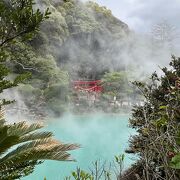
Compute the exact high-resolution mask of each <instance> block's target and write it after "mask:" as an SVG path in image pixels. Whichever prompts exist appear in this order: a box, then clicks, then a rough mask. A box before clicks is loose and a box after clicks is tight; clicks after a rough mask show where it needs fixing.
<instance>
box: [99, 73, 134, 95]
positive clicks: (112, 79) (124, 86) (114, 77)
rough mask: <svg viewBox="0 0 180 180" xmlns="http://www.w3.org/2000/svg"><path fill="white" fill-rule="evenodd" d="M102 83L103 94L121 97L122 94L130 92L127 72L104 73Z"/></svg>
mask: <svg viewBox="0 0 180 180" xmlns="http://www.w3.org/2000/svg"><path fill="white" fill-rule="evenodd" d="M102 85H103V89H104V93H105V94H109V95H110V96H116V97H118V98H119V97H122V95H123V94H124V96H125V95H128V94H130V93H131V92H132V90H131V87H130V85H129V82H128V78H127V74H126V72H124V71H121V72H112V73H106V74H105V75H104V76H103V78H102ZM120 93H121V94H120Z"/></svg>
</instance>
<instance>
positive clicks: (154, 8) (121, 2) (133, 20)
mask: <svg viewBox="0 0 180 180" xmlns="http://www.w3.org/2000/svg"><path fill="white" fill-rule="evenodd" d="M94 1H96V2H98V3H99V4H101V5H104V6H106V7H107V8H108V9H111V11H112V13H113V14H114V15H115V16H116V17H118V18H119V19H120V20H122V21H124V22H125V23H127V24H128V26H129V27H130V29H132V30H135V31H138V32H145V33H147V32H149V31H150V28H151V27H152V25H153V24H156V23H158V22H160V21H162V20H167V21H168V23H170V24H172V25H175V26H176V27H177V28H178V29H179V28H180V23H179V22H180V0H94Z"/></svg>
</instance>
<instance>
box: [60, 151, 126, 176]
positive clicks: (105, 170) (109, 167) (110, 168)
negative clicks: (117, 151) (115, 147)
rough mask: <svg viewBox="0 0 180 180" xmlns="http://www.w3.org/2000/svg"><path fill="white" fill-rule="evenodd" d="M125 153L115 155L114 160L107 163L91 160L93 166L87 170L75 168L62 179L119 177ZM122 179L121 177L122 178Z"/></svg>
mask: <svg viewBox="0 0 180 180" xmlns="http://www.w3.org/2000/svg"><path fill="white" fill-rule="evenodd" d="M124 158H125V155H124V154H122V155H118V156H115V161H113V162H112V163H109V164H107V163H106V162H104V163H102V162H101V161H100V160H97V161H95V162H93V163H92V164H93V166H92V167H90V168H89V171H84V170H82V169H80V168H77V169H76V171H73V172H72V174H71V175H72V176H68V177H66V178H65V179H64V180H71V179H74V180H101V179H104V180H114V179H121V178H122V177H123V176H122V175H123V174H122V171H123V163H124ZM122 179H123V178H122Z"/></svg>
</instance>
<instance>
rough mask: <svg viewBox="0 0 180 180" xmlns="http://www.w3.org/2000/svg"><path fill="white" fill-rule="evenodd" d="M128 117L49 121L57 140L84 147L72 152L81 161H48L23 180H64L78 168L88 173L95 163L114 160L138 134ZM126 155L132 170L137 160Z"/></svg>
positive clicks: (67, 117)
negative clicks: (133, 136) (130, 137)
mask: <svg viewBox="0 0 180 180" xmlns="http://www.w3.org/2000/svg"><path fill="white" fill-rule="evenodd" d="M128 118H129V116H127V115H117V114H115V115H114V114H91V115H81V116H77V115H66V116H64V117H62V118H60V119H57V120H53V121H51V122H49V123H48V126H47V127H46V129H48V130H49V131H52V132H54V134H55V138H56V139H59V140H61V141H63V142H66V143H78V144H81V149H77V150H75V151H72V153H71V154H72V156H73V157H74V158H75V159H76V160H77V162H57V161H46V162H44V163H43V164H41V165H39V166H37V167H36V168H35V171H34V172H33V173H32V174H31V175H30V176H28V177H25V178H23V180H43V179H44V177H46V178H47V180H63V179H64V177H65V176H68V175H70V173H71V172H72V171H73V170H75V169H76V167H77V166H78V167H81V168H82V169H84V170H88V168H89V167H90V166H91V164H92V162H93V161H95V160H102V161H104V160H106V161H112V160H113V158H114V155H119V154H121V153H124V150H125V149H126V148H127V147H128V139H129V136H130V135H132V134H134V133H135V132H134V131H133V130H132V129H130V128H128ZM125 156H126V158H125V167H128V166H129V165H130V164H131V163H132V161H133V160H132V157H130V156H129V155H125Z"/></svg>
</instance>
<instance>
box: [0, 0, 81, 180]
mask: <svg viewBox="0 0 180 180" xmlns="http://www.w3.org/2000/svg"><path fill="white" fill-rule="evenodd" d="M33 5H34V0H2V1H1V2H0V93H2V92H3V91H4V90H5V89H9V88H12V87H14V86H17V85H18V83H19V82H22V81H23V80H24V79H25V78H26V75H20V76H17V77H16V78H14V80H13V81H11V80H9V79H8V78H9V73H10V71H9V69H8V68H7V61H8V60H9V59H11V56H12V55H13V51H12V49H11V47H12V45H14V46H15V45H16V44H17V42H24V41H27V40H29V39H31V38H32V37H33V36H34V35H35V34H36V32H37V31H38V29H39V26H40V24H41V22H42V21H43V20H44V19H46V18H48V16H49V14H50V13H49V11H48V10H46V11H45V13H44V14H43V13H41V12H40V10H39V9H37V10H35V9H34V7H33ZM8 103H10V101H6V100H5V99H3V100H1V102H0V110H1V111H0V112H1V114H0V177H1V179H2V180H9V179H17V178H20V177H22V176H26V175H28V174H29V173H31V172H32V171H33V169H34V167H35V165H37V164H39V163H40V162H39V160H41V159H42V160H44V159H52V160H59V161H65V160H72V159H71V158H70V154H69V153H67V151H69V150H73V149H76V148H78V145H75V144H62V143H60V142H58V141H56V140H54V139H52V133H50V132H36V130H38V129H40V128H42V125H40V124H36V123H35V124H31V125H28V124H27V123H26V122H19V123H14V124H9V125H8V124H6V123H5V120H4V117H3V113H2V106H3V105H5V104H8ZM11 148H12V149H11Z"/></svg>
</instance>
